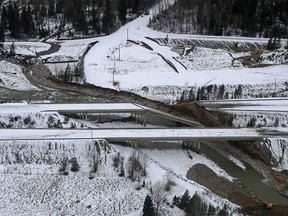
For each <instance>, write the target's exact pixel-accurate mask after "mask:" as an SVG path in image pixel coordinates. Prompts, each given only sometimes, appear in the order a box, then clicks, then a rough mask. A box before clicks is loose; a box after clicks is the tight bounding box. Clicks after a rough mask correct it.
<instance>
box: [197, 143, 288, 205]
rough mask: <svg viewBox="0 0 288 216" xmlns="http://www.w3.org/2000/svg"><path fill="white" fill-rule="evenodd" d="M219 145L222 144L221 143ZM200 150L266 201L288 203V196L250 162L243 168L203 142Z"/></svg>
mask: <svg viewBox="0 0 288 216" xmlns="http://www.w3.org/2000/svg"><path fill="white" fill-rule="evenodd" d="M219 145H221V144H220V143H219ZM199 152H200V153H201V154H204V155H206V157H207V158H209V159H210V160H212V161H214V162H215V163H216V164H217V165H218V166H219V167H221V168H222V169H224V170H225V171H226V172H227V173H228V174H229V175H230V176H232V177H234V178H237V179H238V180H239V181H240V182H242V183H243V184H244V185H245V186H247V188H248V189H249V190H250V191H251V192H253V193H254V194H255V195H256V196H257V197H258V198H259V199H262V200H264V201H266V202H272V203H274V204H282V205H287V203H288V198H286V197H285V196H283V195H282V194H280V193H279V192H278V191H277V190H276V189H275V188H272V187H270V186H269V185H267V184H265V183H264V179H263V177H262V176H261V175H260V174H259V173H258V172H257V171H256V170H255V169H254V168H253V167H251V166H250V165H249V164H245V166H246V169H245V170H243V169H242V168H240V167H239V166H237V165H236V164H235V163H233V162H232V161H230V160H229V159H227V158H226V157H224V156H222V155H221V154H220V153H218V152H217V151H215V150H213V149H211V148H210V147H209V146H207V145H205V144H203V143H201V147H200V151H199Z"/></svg>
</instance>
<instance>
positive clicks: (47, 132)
mask: <svg viewBox="0 0 288 216" xmlns="http://www.w3.org/2000/svg"><path fill="white" fill-rule="evenodd" d="M280 133H281V137H283V135H285V136H287V137H288V131H286V132H285V131H282V132H281V131H276V130H274V131H273V130H266V131H264V130H262V131H257V130H256V129H252V128H230V129H228V128H169V129H167V128H165V129H159V128H157V129H155V128H153V129H152V128H145V129H1V130H0V140H1V141H17V140H77V139H88V140H91V139H106V140H108V141H134V140H151V141H152V140H162V141H164V140H189V141H192V140H210V141H212V140H213V141H245V140H259V139H264V138H268V137H274V136H277V135H278V134H280Z"/></svg>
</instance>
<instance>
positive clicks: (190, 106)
mask: <svg viewBox="0 0 288 216" xmlns="http://www.w3.org/2000/svg"><path fill="white" fill-rule="evenodd" d="M172 107H173V108H175V109H176V110H177V111H179V112H181V113H183V115H188V116H191V117H193V119H195V120H196V121H198V122H200V123H201V124H203V125H205V126H210V127H220V126H221V119H220V118H219V116H218V115H217V114H216V113H215V112H213V111H208V110H207V109H206V108H205V107H202V106H200V105H199V104H197V103H196V102H188V103H181V104H176V105H173V106H172Z"/></svg>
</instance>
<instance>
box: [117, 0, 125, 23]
mask: <svg viewBox="0 0 288 216" xmlns="http://www.w3.org/2000/svg"><path fill="white" fill-rule="evenodd" d="M118 11H119V19H120V21H121V23H122V25H123V24H125V23H126V14H127V2H126V0H119V6H118Z"/></svg>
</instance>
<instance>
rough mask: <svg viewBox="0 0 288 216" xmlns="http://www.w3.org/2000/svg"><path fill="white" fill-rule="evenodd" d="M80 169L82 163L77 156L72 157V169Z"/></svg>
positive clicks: (75, 170)
mask: <svg viewBox="0 0 288 216" xmlns="http://www.w3.org/2000/svg"><path fill="white" fill-rule="evenodd" d="M79 169H80V165H79V163H78V161H77V159H76V158H75V157H73V158H72V159H71V171H72V172H78V171H79Z"/></svg>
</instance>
